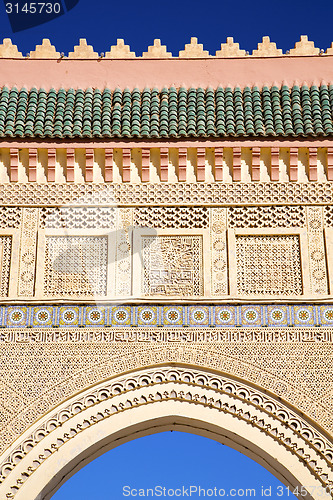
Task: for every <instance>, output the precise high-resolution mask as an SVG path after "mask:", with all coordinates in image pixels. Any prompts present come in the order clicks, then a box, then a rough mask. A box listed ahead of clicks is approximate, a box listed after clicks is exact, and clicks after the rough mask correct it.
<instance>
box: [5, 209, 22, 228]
mask: <svg viewBox="0 0 333 500" xmlns="http://www.w3.org/2000/svg"><path fill="white" fill-rule="evenodd" d="M21 216H22V208H21V207H0V228H1V229H6V228H13V229H17V228H18V227H20V224H21Z"/></svg>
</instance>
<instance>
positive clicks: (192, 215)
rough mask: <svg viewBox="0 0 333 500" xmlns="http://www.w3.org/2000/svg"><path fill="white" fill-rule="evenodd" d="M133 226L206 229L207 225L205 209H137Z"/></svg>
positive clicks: (207, 209)
mask: <svg viewBox="0 0 333 500" xmlns="http://www.w3.org/2000/svg"><path fill="white" fill-rule="evenodd" d="M133 225H134V226H143V227H154V228H160V229H164V228H175V229H176V228H177V229H181V228H183V229H190V228H206V227H208V225H209V208H207V207H150V208H143V207H137V208H135V209H134V219H133Z"/></svg>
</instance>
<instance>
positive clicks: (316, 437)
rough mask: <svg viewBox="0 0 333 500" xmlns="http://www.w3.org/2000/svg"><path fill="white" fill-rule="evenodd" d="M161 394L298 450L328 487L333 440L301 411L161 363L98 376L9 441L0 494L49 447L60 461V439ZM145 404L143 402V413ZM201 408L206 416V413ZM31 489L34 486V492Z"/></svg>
mask: <svg viewBox="0 0 333 500" xmlns="http://www.w3.org/2000/svg"><path fill="white" fill-rule="evenodd" d="M162 402H169V403H171V402H183V403H186V404H190V405H195V406H197V407H198V406H200V407H203V408H206V409H207V411H209V412H212V411H214V412H218V413H219V415H220V417H219V419H220V421H221V427H223V419H224V418H225V416H228V418H230V417H232V418H233V419H236V420H237V421H238V422H239V423H240V424H241V423H243V424H244V423H246V424H247V425H248V426H250V427H251V428H255V429H257V430H259V431H260V433H261V434H263V435H265V437H268V438H270V439H271V440H273V441H275V442H276V443H278V444H279V445H280V446H281V447H283V448H284V449H285V450H287V452H288V453H289V454H290V455H292V456H293V457H297V459H298V462H300V463H301V464H302V466H303V468H305V469H306V470H307V471H308V473H310V476H309V477H312V478H313V484H317V485H321V486H322V487H324V488H327V491H329V490H330V489H332V488H333V467H332V460H333V444H332V442H330V441H329V440H328V439H327V438H326V437H325V436H324V435H323V434H321V433H320V432H319V431H318V430H317V429H316V428H315V427H313V426H312V425H311V424H310V422H308V421H307V420H306V419H305V418H304V417H302V416H301V415H300V414H298V413H297V412H295V411H294V410H292V409H291V408H290V407H288V406H287V405H285V404H284V403H282V402H281V401H280V400H279V399H277V398H275V397H272V396H270V395H269V394H266V393H264V392H263V391H261V390H259V389H258V388H254V387H251V386H249V385H247V384H244V383H243V382H239V381H237V380H234V379H232V378H229V377H225V376H221V375H218V374H214V373H211V372H210V373H208V372H206V371H203V370H198V369H192V368H187V367H180V366H177V367H170V366H168V367H156V368H151V369H148V370H145V371H139V372H136V373H131V374H128V375H126V376H124V375H123V376H120V377H117V378H115V379H112V380H109V381H107V382H104V383H102V384H99V385H97V386H95V387H94V388H92V389H89V390H87V391H85V392H83V393H81V395H80V396H77V397H75V398H72V399H71V400H70V401H69V402H67V403H66V404H62V405H61V406H60V407H58V409H57V410H56V411H54V412H52V413H49V414H48V415H47V417H45V418H43V419H42V420H40V421H39V422H38V424H37V425H34V426H33V427H32V428H31V429H30V431H29V433H26V434H25V435H24V437H23V439H22V438H21V439H20V440H19V442H17V443H16V445H15V446H14V447H12V448H11V452H10V454H9V455H8V454H7V455H5V456H3V457H2V462H1V467H0V477H1V482H2V485H1V486H0V496H1V498H14V497H15V496H16V495H17V493H18V492H19V490H20V489H21V488H22V496H23V493H24V491H25V485H26V484H29V482H30V484H31V478H33V476H34V473H35V472H36V471H37V469H39V467H41V466H42V464H44V463H45V462H47V460H48V459H49V458H50V457H51V456H52V455H53V454H55V453H57V458H58V460H59V461H61V460H60V459H61V458H62V455H61V450H62V447H63V446H64V445H66V443H68V442H69V441H71V440H72V439H75V438H76V436H78V435H80V434H81V433H84V431H85V430H86V429H89V428H92V426H95V425H96V426H98V425H99V424H100V423H101V422H103V421H104V420H105V419H110V418H111V419H112V418H113V417H114V416H115V415H117V414H119V413H123V412H127V411H128V410H130V409H133V408H138V407H142V406H148V405H152V404H154V403H162ZM208 409H209V410H208ZM151 411H152V410H147V415H149V414H150V412H151ZM193 411H194V410H193ZM205 411H206V410H205ZM205 415H207V421H208V420H209V419H210V417H209V414H208V413H207V414H206V413H205ZM134 420H135V419H134ZM147 420H149V419H148V418H147ZM243 424H242V425H243ZM109 428H110V429H112V425H109ZM245 438H246V436H244V439H245ZM253 444H254V445H256V443H253ZM284 465H285V464H284ZM73 466H75V465H73ZM305 477H306V474H305V475H304V476H303V479H305ZM298 480H299V478H296V479H295V481H296V482H295V484H296V483H297V481H298ZM303 485H304V483H303ZM305 486H306V484H305ZM307 486H309V483H308V484H307ZM26 491H28V490H26ZM29 491H31V490H29ZM38 493H39V491H35V495H36V497H37V494H38ZM18 497H19V498H21V495H18ZM34 498H35V496H34ZM43 498H44V496H43ZM47 498H49V497H47ZM313 498H316V495H313ZM318 498H319V495H318Z"/></svg>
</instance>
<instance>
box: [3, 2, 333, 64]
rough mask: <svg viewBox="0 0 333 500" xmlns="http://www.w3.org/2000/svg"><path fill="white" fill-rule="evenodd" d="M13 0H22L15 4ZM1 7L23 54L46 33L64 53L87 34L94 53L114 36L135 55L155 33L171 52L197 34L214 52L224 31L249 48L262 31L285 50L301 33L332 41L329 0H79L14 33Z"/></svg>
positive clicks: (324, 43)
mask: <svg viewBox="0 0 333 500" xmlns="http://www.w3.org/2000/svg"><path fill="white" fill-rule="evenodd" d="M4 1H5V2H7V1H8V0H4ZM17 1H19V3H21V4H24V3H25V2H26V0H14V1H13V3H15V2H17ZM52 1H55V0H52ZM59 1H60V2H62V3H63V2H64V0H59ZM0 9H2V11H1V16H0V19H1V26H0V28H1V34H2V37H4V38H5V37H11V38H12V39H13V41H14V42H15V43H17V44H18V46H19V48H20V50H21V51H22V52H23V53H24V54H26V53H27V52H29V51H30V50H32V49H34V47H35V45H36V44H37V43H40V42H41V40H42V38H44V37H46V38H50V39H51V41H52V43H54V44H55V45H56V48H57V50H58V51H60V52H64V53H65V54H66V53H68V52H69V51H70V50H72V47H73V46H74V45H75V44H77V43H78V40H79V38H87V40H88V42H89V43H91V44H92V45H93V46H94V48H95V50H96V51H97V52H106V51H107V50H109V48H110V45H111V44H115V42H116V39H117V38H124V39H125V40H126V42H127V43H128V44H130V46H131V48H132V50H134V51H135V52H136V53H137V55H141V54H142V52H143V51H145V50H147V46H148V45H151V44H152V42H153V39H154V38H161V40H162V42H163V43H164V44H166V45H167V47H168V49H169V51H171V52H173V53H174V55H178V51H179V50H182V49H183V48H184V45H185V43H188V42H189V40H190V37H191V36H196V37H198V39H199V41H200V42H201V43H203V44H204V47H205V49H207V50H209V51H210V52H211V53H212V54H215V51H216V50H217V49H219V48H220V44H221V42H225V39H226V37H227V36H233V37H234V39H235V41H237V42H239V43H240V45H241V47H242V48H244V49H246V50H249V51H250V52H251V51H252V50H253V49H254V48H256V46H257V43H258V41H261V38H262V36H264V35H269V36H270V37H271V40H273V41H275V42H277V44H278V47H280V48H282V49H283V50H287V49H290V48H292V47H293V46H294V44H295V42H296V41H298V40H299V37H300V35H302V34H307V35H308V36H309V39H310V40H314V41H315V43H316V45H317V46H318V47H319V48H324V49H326V48H327V47H328V46H330V45H331V42H332V41H333V30H332V13H333V3H332V1H331V0H317V1H314V0H279V1H267V0H253V1H245V0H238V1H237V2H235V1H231V0H228V1H225V0H212V1H210V2H204V1H202V0H181V1H180V0H167V1H164V2H161V1H159V0H154V1H152V0H143V1H142V2H139V1H133V0H126V1H119V0H117V1H113V0H79V3H78V4H77V5H76V6H75V7H74V8H73V9H72V10H70V11H69V12H67V13H66V14H64V15H63V16H61V17H59V18H57V19H54V20H53V21H51V22H49V23H46V24H43V25H41V26H38V27H35V28H32V29H27V30H25V31H21V32H17V33H15V34H13V33H12V30H11V27H10V24H9V21H8V17H7V15H6V13H5V7H4V3H2V2H1V1H0Z"/></svg>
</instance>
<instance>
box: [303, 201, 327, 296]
mask: <svg viewBox="0 0 333 500" xmlns="http://www.w3.org/2000/svg"><path fill="white" fill-rule="evenodd" d="M306 216H307V234H308V246H309V267H310V289H311V292H312V294H313V295H324V294H325V295H326V294H327V293H328V283H327V270H326V259H325V253H326V252H325V243H324V220H323V207H306Z"/></svg>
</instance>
